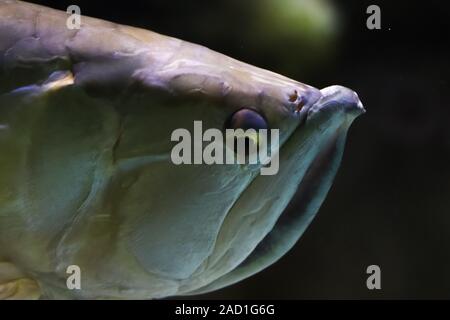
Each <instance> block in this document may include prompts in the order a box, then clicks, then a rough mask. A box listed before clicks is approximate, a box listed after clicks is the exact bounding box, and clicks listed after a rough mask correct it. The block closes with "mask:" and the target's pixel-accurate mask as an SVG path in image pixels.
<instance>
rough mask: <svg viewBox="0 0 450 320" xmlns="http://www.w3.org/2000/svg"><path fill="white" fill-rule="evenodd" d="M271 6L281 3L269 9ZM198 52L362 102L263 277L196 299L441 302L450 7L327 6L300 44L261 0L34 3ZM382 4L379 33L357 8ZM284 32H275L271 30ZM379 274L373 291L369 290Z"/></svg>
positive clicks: (449, 276) (447, 265) (448, 195)
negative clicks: (263, 9) (323, 28)
mask: <svg viewBox="0 0 450 320" xmlns="http://www.w3.org/2000/svg"><path fill="white" fill-rule="evenodd" d="M272 1H280V2H283V1H284V0H272ZM32 2H36V3H39V4H44V5H48V6H51V7H54V8H59V9H63V10H65V9H66V8H67V6H68V5H70V4H77V5H79V6H80V7H81V10H82V14H83V15H88V16H94V17H98V18H103V19H107V20H112V21H114V22H118V23H123V24H129V25H133V26H138V27H143V28H147V29H151V30H153V31H156V32H159V33H163V34H166V35H170V36H173V37H177V38H181V39H183V40H188V41H191V42H195V43H199V44H202V45H205V46H207V47H209V48H211V49H214V50H216V51H219V52H222V53H225V54H227V55H230V56H232V57H234V58H237V59H239V60H242V61H245V62H248V63H251V64H254V65H257V66H260V67H263V68H267V69H270V70H273V71H275V72H277V73H281V74H284V75H286V76H289V77H291V78H293V79H296V80H299V81H301V82H304V83H308V84H311V85H313V86H315V87H318V88H322V87H325V86H328V85H332V84H340V85H344V86H347V87H350V88H352V89H354V90H355V91H356V92H358V94H359V96H360V98H361V100H362V101H363V104H364V106H365V108H366V109H367V113H366V114H365V115H363V116H362V117H360V118H358V119H357V120H356V121H355V123H354V124H353V126H352V128H351V130H350V132H349V138H348V142H347V149H346V152H345V154H344V158H343V162H342V166H341V168H340V170H339V172H338V175H337V177H336V180H335V183H334V185H333V187H332V189H331V191H330V194H329V196H328V198H327V200H326V201H325V203H324V204H323V206H322V208H321V209H320V211H319V213H318V215H317V217H316V218H315V220H314V221H313V223H312V224H311V225H310V227H309V228H308V229H307V231H306V233H305V234H304V236H303V237H302V238H301V239H300V241H299V242H298V244H297V245H296V246H295V247H294V248H293V249H292V250H291V251H290V252H289V253H288V254H287V255H286V256H284V257H283V258H282V259H281V260H280V261H279V262H277V263H276V264H274V265H273V266H272V267H270V268H268V269H266V270H265V271H263V272H261V273H259V274H257V275H255V276H253V277H251V278H249V279H247V280H245V281H243V282H240V283H239V284H236V285H234V286H231V287H228V288H226V289H223V290H220V291H217V292H214V293H210V294H207V295H203V296H201V298H220V299H221V298H225V299H227V298H233V299H241V298H255V299H258V298H275V299H284V298H289V299H297V298H325V299H330V298H332V299H334V298H342V299H346V298H355V299H357V298H385V299H386V298H447V299H448V298H450V171H449V164H450V106H449V101H450V99H449V98H450V94H449V91H450V82H449V78H450V77H449V74H450V63H449V57H450V50H449V46H448V44H449V41H450V35H449V31H450V9H447V8H446V3H447V1H445V0H442V1H434V0H428V1H361V0H355V1H348V0H346V1H337V0H335V1H332V0H330V1H329V2H330V3H331V4H332V5H334V7H335V12H336V15H337V16H338V17H339V19H338V21H339V24H338V25H337V26H336V28H335V29H333V30H328V31H329V32H328V33H327V32H325V33H323V32H322V33H320V32H318V33H317V34H315V33H313V34H312V36H310V37H308V36H304V33H303V30H302V29H301V26H300V27H299V28H300V29H299V30H295V27H294V28H293V27H292V25H289V26H286V28H285V29H283V26H282V23H281V27H280V23H278V24H277V26H278V27H274V25H275V24H274V23H275V20H276V19H279V20H281V21H282V20H283V17H273V19H262V18H261V17H260V16H258V15H257V14H256V13H257V12H259V11H258V9H259V8H260V6H262V5H264V4H263V2H260V1H258V0H246V1H244V0H241V1H238V0H228V1H212V0H196V1H186V0H165V1H163V0H161V1H151V0H139V1H117V2H111V1H75V0H70V1H65V0H64V1H60V0H58V1H32ZM370 4H377V5H379V6H380V7H381V23H382V29H381V30H368V29H367V28H366V19H367V17H368V14H366V8H367V6H368V5H370ZM278 22H279V21H278ZM371 264H376V265H379V266H380V267H381V275H382V277H381V279H382V280H381V285H382V289H381V290H375V291H370V290H368V289H367V287H366V278H367V274H366V273H365V272H366V268H367V266H368V265H371Z"/></svg>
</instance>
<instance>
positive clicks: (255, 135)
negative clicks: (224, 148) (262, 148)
mask: <svg viewBox="0 0 450 320" xmlns="http://www.w3.org/2000/svg"><path fill="white" fill-rule="evenodd" d="M225 129H233V130H238V129H241V131H242V130H243V131H244V132H241V133H236V132H235V133H233V136H234V142H233V146H229V147H231V148H232V150H233V151H234V153H235V154H241V152H240V150H239V147H238V146H239V144H240V141H241V142H243V144H241V146H243V148H244V150H243V152H242V154H241V156H243V157H248V156H249V155H250V154H254V153H255V152H257V148H258V146H259V145H260V143H261V141H260V136H259V133H260V132H259V130H262V129H268V124H267V121H266V119H265V118H264V117H263V116H262V115H261V114H260V113H258V112H257V111H255V110H252V109H241V110H238V111H236V112H235V113H233V114H232V115H231V117H230V118H229V119H228V120H227V122H226V123H225ZM249 129H252V130H253V131H254V132H250V131H251V130H249ZM247 130H248V131H247Z"/></svg>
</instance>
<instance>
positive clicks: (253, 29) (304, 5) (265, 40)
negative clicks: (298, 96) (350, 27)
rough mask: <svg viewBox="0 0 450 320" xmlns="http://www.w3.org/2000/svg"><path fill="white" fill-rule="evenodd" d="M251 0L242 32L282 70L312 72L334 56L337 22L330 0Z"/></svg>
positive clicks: (335, 9)
mask: <svg viewBox="0 0 450 320" xmlns="http://www.w3.org/2000/svg"><path fill="white" fill-rule="evenodd" d="M251 1H254V2H255V4H254V5H253V6H250V7H253V8H254V11H253V12H254V14H253V15H252V16H251V20H250V22H249V28H248V29H247V30H245V31H244V32H245V36H246V37H247V39H248V41H249V42H250V43H252V46H254V48H255V49H257V50H261V51H264V53H265V54H264V55H262V56H263V57H265V59H270V60H271V61H270V62H271V63H272V64H274V65H277V67H278V68H279V69H280V70H281V72H283V73H286V74H288V75H290V73H293V72H295V73H296V72H301V73H302V72H313V70H314V68H315V67H317V65H318V64H320V63H324V62H325V61H327V60H328V59H329V58H330V57H332V56H333V54H334V52H335V50H334V48H335V46H334V44H335V41H336V39H337V37H338V35H339V32H340V23H339V15H338V11H337V8H336V7H335V5H333V4H332V3H331V2H330V1H327V0H277V1H274V0H258V1H256V0H251ZM272 60H273V61H272ZM293 69H294V70H293Z"/></svg>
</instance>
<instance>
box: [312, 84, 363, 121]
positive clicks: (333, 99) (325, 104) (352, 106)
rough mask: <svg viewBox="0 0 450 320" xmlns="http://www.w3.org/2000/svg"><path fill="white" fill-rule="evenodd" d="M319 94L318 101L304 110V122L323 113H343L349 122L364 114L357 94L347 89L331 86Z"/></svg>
mask: <svg viewBox="0 0 450 320" xmlns="http://www.w3.org/2000/svg"><path fill="white" fill-rule="evenodd" d="M320 93H321V97H320V99H318V100H317V101H316V102H315V103H314V104H313V105H312V106H310V107H309V108H308V109H307V110H306V121H309V120H311V119H312V118H314V117H315V115H317V114H320V113H323V112H325V111H331V112H335V113H336V112H341V113H342V112H343V114H345V115H347V116H348V118H349V119H350V120H353V119H354V118H356V117H357V116H359V115H361V114H363V113H365V112H366V110H365V109H364V106H363V104H362V102H361V100H360V99H359V97H358V94H357V93H356V92H355V91H353V90H351V89H349V88H346V87H343V86H339V85H333V86H329V87H326V88H323V89H322V90H320Z"/></svg>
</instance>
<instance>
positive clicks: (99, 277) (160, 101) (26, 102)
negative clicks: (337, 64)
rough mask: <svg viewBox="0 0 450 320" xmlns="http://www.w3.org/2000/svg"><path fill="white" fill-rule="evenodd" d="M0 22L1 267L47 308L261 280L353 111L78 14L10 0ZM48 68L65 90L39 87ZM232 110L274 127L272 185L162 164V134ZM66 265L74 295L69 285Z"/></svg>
mask: <svg viewBox="0 0 450 320" xmlns="http://www.w3.org/2000/svg"><path fill="white" fill-rule="evenodd" d="M0 17H1V18H0V67H1V68H0V94H1V95H2V96H1V98H0V150H1V152H2V153H1V156H0V261H9V262H12V263H13V264H15V265H16V266H17V267H18V268H20V269H21V270H22V271H23V272H24V273H26V274H27V275H28V276H29V277H30V278H33V279H35V280H36V281H38V282H39V285H40V286H41V289H42V291H43V294H44V296H45V297H50V298H52V297H59V298H60V297H69V298H70V297H71V298H160V297H166V296H173V295H185V294H196V293H201V292H208V291H211V290H215V289H218V288H221V287H224V286H226V285H230V284H232V283H235V282H237V281H239V280H241V279H243V278H246V277H248V276H250V275H252V274H254V273H256V272H258V271H260V270H261V269H263V268H265V267H267V266H268V265H270V264H272V263H273V262H275V261H276V260H278V259H279V258H280V257H281V256H282V255H283V254H284V253H285V252H286V251H287V250H289V249H290V248H291V247H292V246H293V245H294V244H295V242H296V241H297V240H298V238H299V237H300V236H301V234H302V233H303V231H304V230H305V228H306V227H307V226H308V224H309V223H310V221H311V220H312V218H313V217H314V215H315V214H316V212H317V210H318V208H319V206H320V204H321V203H322V201H323V199H324V197H325V195H326V193H327V192H328V190H329V188H330V185H331V182H332V180H333V178H334V175H335V173H336V170H337V168H338V165H339V162H340V159H341V155H342V151H343V146H344V142H345V136H346V132H347V130H348V128H349V126H350V124H351V122H352V121H353V119H354V118H355V117H356V116H357V115H359V114H361V113H362V112H363V110H364V109H363V108H362V105H361V102H360V101H359V99H358V97H357V96H356V94H355V93H354V92H353V91H351V90H349V89H346V88H343V87H338V86H333V87H329V88H326V89H324V90H322V91H319V90H317V89H315V88H313V87H310V86H308V85H305V84H302V83H299V82H296V81H293V80H290V79H288V78H285V77H283V76H280V75H277V74H275V73H272V72H269V71H266V70H262V69H259V68H256V67H253V66H250V65H247V64H244V63H242V62H239V61H236V60H234V59H231V58H229V57H226V56H224V55H221V54H218V53H216V52H214V51H211V50H209V49H207V48H205V47H201V46H198V45H194V44H191V43H188V42H184V41H180V40H177V39H173V38H170V37H165V36H162V35H159V34H155V33H153V32H150V31H146V30H140V29H136V28H132V27H127V26H121V25H116V24H112V23H109V22H105V21H101V20H97V19H92V18H87V17H83V20H82V22H83V25H82V28H81V30H79V31H76V30H69V29H67V28H66V24H65V22H66V19H67V15H66V14H65V13H64V12H60V11H55V10H52V9H48V8H44V7H40V6H36V5H31V4H25V3H23V2H17V1H4V0H0ZM54 71H63V72H64V71H71V72H72V73H73V76H74V79H75V82H74V84H72V85H68V86H64V87H61V88H58V89H55V90H49V89H48V88H49V86H48V85H46V83H47V84H48V83H51V82H52V81H54V80H55V79H58V76H59V75H60V74H53V76H52V77H51V78H50V79H49V77H50V75H51V74H52V73H53V72H54ZM30 85H34V86H30ZM19 88H20V89H19ZM17 89H19V90H17ZM14 90H15V91H14ZM294 92H297V95H298V99H292V96H293V95H294ZM301 99H303V100H304V101H306V104H305V106H304V107H303V108H302V109H301V111H300V112H295V109H296V108H297V107H298V105H299V101H300V100H301ZM291 100H293V101H291ZM243 107H251V108H253V109H254V110H257V111H259V112H260V113H261V114H263V115H264V116H265V117H266V119H267V120H268V123H269V126H270V127H271V128H278V129H280V138H281V149H280V155H279V156H280V170H279V172H278V174H276V175H273V176H262V175H260V174H259V168H257V167H256V168H255V167H247V166H244V165H210V166H208V165H196V166H192V165H181V166H175V165H174V164H172V163H171V161H170V158H169V154H170V150H171V148H172V147H173V145H174V143H173V142H171V141H170V135H171V133H172V131H173V130H174V129H177V128H187V129H191V128H192V127H193V121H194V120H202V121H203V126H204V129H206V128H222V127H223V125H224V123H225V122H226V120H227V119H228V117H229V116H230V115H231V114H232V113H233V112H234V111H236V110H238V109H240V108H243ZM312 164H314V165H312ZM297 189H298V190H297ZM296 191H297V193H296ZM295 194H296V197H295V199H296V200H295V201H296V207H297V208H298V209H297V210H296V211H295V214H291V215H290V216H281V215H282V213H283V210H284V209H285V208H286V206H287V205H288V204H289V202H290V201H291V199H292V198H293V197H294V195H295ZM280 216H281V217H280ZM73 264H75V265H78V266H80V267H81V270H82V290H73V291H69V290H67V288H66V278H67V274H66V268H67V266H69V265H73Z"/></svg>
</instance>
